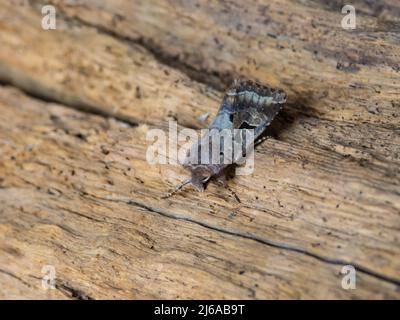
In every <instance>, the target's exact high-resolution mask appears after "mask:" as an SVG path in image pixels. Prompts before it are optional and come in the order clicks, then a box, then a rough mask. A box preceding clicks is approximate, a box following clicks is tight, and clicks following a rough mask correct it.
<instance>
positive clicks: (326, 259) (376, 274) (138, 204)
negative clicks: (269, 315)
mask: <svg viewBox="0 0 400 320" xmlns="http://www.w3.org/2000/svg"><path fill="white" fill-rule="evenodd" d="M87 196H89V197H94V198H96V199H99V200H105V201H112V202H119V203H125V204H127V205H132V206H135V207H139V208H142V209H145V210H147V211H150V212H153V213H156V214H159V215H162V216H164V217H167V218H171V219H176V220H182V221H187V222H190V223H194V224H197V225H199V226H201V227H204V228H207V229H209V230H213V231H216V232H221V233H224V234H227V235H231V236H236V237H240V238H243V239H248V240H252V241H256V242H258V243H261V244H264V245H267V246H269V247H273V248H277V249H282V250H288V251H292V252H297V253H300V254H304V255H306V256H309V257H311V258H314V259H317V260H319V261H321V262H325V263H329V264H333V265H339V266H345V265H352V266H354V268H355V269H356V270H357V271H359V272H362V273H364V274H366V275H369V276H371V277H374V278H377V279H379V280H382V281H386V282H389V283H392V284H395V285H397V286H400V279H396V278H393V277H390V276H387V275H385V274H381V273H379V272H375V271H373V270H370V269H368V268H366V267H364V266H362V265H359V264H357V263H354V262H349V261H345V260H342V259H335V258H331V257H326V256H322V255H319V254H316V253H313V252H309V251H307V250H305V249H303V248H299V247H296V246H292V245H289V244H284V243H278V242H275V241H271V240H267V239H265V238H261V237H258V236H254V235H252V234H249V233H242V232H237V231H231V230H227V229H224V228H220V227H217V226H213V225H210V224H208V223H205V222H202V221H197V220H194V219H191V218H189V217H187V216H182V215H175V214H172V213H170V212H168V211H165V210H162V209H159V208H154V207H152V206H148V205H146V204H144V203H141V202H138V201H135V200H133V199H115V198H112V199H110V198H103V197H98V196H95V195H90V194H88V195H87Z"/></svg>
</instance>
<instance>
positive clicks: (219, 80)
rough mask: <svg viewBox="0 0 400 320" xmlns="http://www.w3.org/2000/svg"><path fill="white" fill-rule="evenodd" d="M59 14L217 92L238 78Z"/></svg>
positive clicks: (150, 43) (148, 41) (141, 40)
mask: <svg viewBox="0 0 400 320" xmlns="http://www.w3.org/2000/svg"><path fill="white" fill-rule="evenodd" d="M60 10H61V9H60ZM60 14H61V16H62V17H63V19H65V20H66V21H71V20H72V21H73V22H74V23H78V24H80V25H82V26H85V27H88V28H94V29H96V30H97V32H98V33H100V34H103V35H106V36H109V37H112V38H114V39H117V40H119V41H121V42H124V43H126V44H127V45H130V46H131V45H138V46H141V47H143V48H144V49H146V50H147V51H148V52H149V53H150V54H151V55H153V57H154V58H155V59H156V60H157V61H158V62H160V63H161V64H164V65H166V66H168V67H170V68H173V69H176V70H178V71H180V72H181V73H183V74H185V75H186V76H187V77H189V79H191V80H193V81H195V82H199V83H202V84H205V85H207V86H209V87H211V88H213V89H215V90H217V91H221V92H223V91H225V90H226V89H227V88H228V86H230V85H231V83H232V81H233V80H234V79H235V78H237V77H238V76H239V75H236V74H233V73H230V72H226V73H221V72H219V71H216V70H213V71H210V70H205V69H201V68H200V69H199V68H196V67H194V66H193V65H190V64H187V63H185V62H184V61H183V60H182V59H180V57H179V55H176V56H175V55H171V54H170V53H168V52H166V51H164V50H163V49H162V47H161V46H159V45H157V44H156V43H154V41H152V39H148V38H145V37H138V38H132V37H129V36H123V35H121V34H119V33H117V32H115V31H113V30H110V29H107V28H106V27H103V26H101V25H98V24H94V23H90V22H87V21H85V20H82V19H81V18H79V17H77V16H74V17H70V16H68V15H67V14H66V13H65V12H62V11H61V12H60Z"/></svg>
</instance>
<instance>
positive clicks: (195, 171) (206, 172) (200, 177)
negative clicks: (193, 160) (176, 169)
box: [184, 164, 214, 191]
mask: <svg viewBox="0 0 400 320" xmlns="http://www.w3.org/2000/svg"><path fill="white" fill-rule="evenodd" d="M184 167H185V168H186V169H188V170H189V171H190V173H191V175H192V177H191V179H190V183H191V184H192V185H193V186H194V187H195V188H196V189H197V190H199V191H203V190H204V185H205V183H207V181H208V180H210V179H211V177H212V175H213V174H214V172H213V170H212V168H211V166H209V165H201V164H197V165H186V166H184Z"/></svg>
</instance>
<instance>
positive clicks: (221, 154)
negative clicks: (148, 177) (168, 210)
mask: <svg viewBox="0 0 400 320" xmlns="http://www.w3.org/2000/svg"><path fill="white" fill-rule="evenodd" d="M286 100H287V94H286V93H285V92H284V91H283V90H281V89H275V88H271V87H268V86H264V85H262V84H260V83H257V82H254V81H250V80H235V81H234V82H233V84H232V85H231V86H230V88H229V89H228V90H227V92H226V93H225V96H224V98H223V100H222V103H221V106H220V108H219V110H218V113H217V115H216V116H215V118H214V119H213V121H212V123H211V124H210V125H209V127H208V129H209V130H207V131H206V133H205V134H204V135H203V136H202V137H201V138H200V139H199V140H198V141H197V142H196V143H194V144H193V145H192V146H191V148H190V149H189V150H188V153H187V155H186V158H185V160H184V161H183V164H182V165H183V167H184V168H185V169H187V170H188V171H189V172H190V174H191V177H190V178H189V179H187V180H186V181H184V182H183V183H182V184H180V185H178V186H177V187H176V189H175V190H174V191H173V192H171V193H169V194H168V195H167V196H166V197H164V198H168V197H170V196H171V195H173V194H174V193H176V192H177V191H178V190H180V189H181V188H182V187H183V186H185V185H186V184H189V183H190V184H192V185H193V186H194V187H195V188H196V189H197V190H199V191H203V190H204V188H205V186H206V184H207V183H208V182H209V181H210V180H211V179H216V180H218V181H220V182H222V183H223V184H224V185H226V179H227V174H228V172H229V169H230V168H231V167H232V165H240V164H242V163H243V162H244V159H245V157H246V155H247V154H249V152H251V151H252V148H254V145H255V144H257V143H258V142H259V138H260V136H261V135H262V133H263V132H264V131H265V129H266V128H267V127H268V126H269V125H270V123H271V122H272V120H273V119H274V118H275V116H276V115H277V114H278V112H279V111H280V110H281V108H282V107H283V105H284V103H285V102H286Z"/></svg>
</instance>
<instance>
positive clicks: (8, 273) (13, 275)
mask: <svg viewBox="0 0 400 320" xmlns="http://www.w3.org/2000/svg"><path fill="white" fill-rule="evenodd" d="M0 273H3V274H6V275H8V276H10V277H11V278H14V279H16V280H18V281H20V282H22V283H23V284H24V285H26V286H27V287H29V288H31V287H32V286H31V285H30V284H29V283H28V282H26V281H24V280H22V279H21V278H20V277H18V276H16V275H15V274H13V273H11V272H10V271H7V270H4V269H0Z"/></svg>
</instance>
